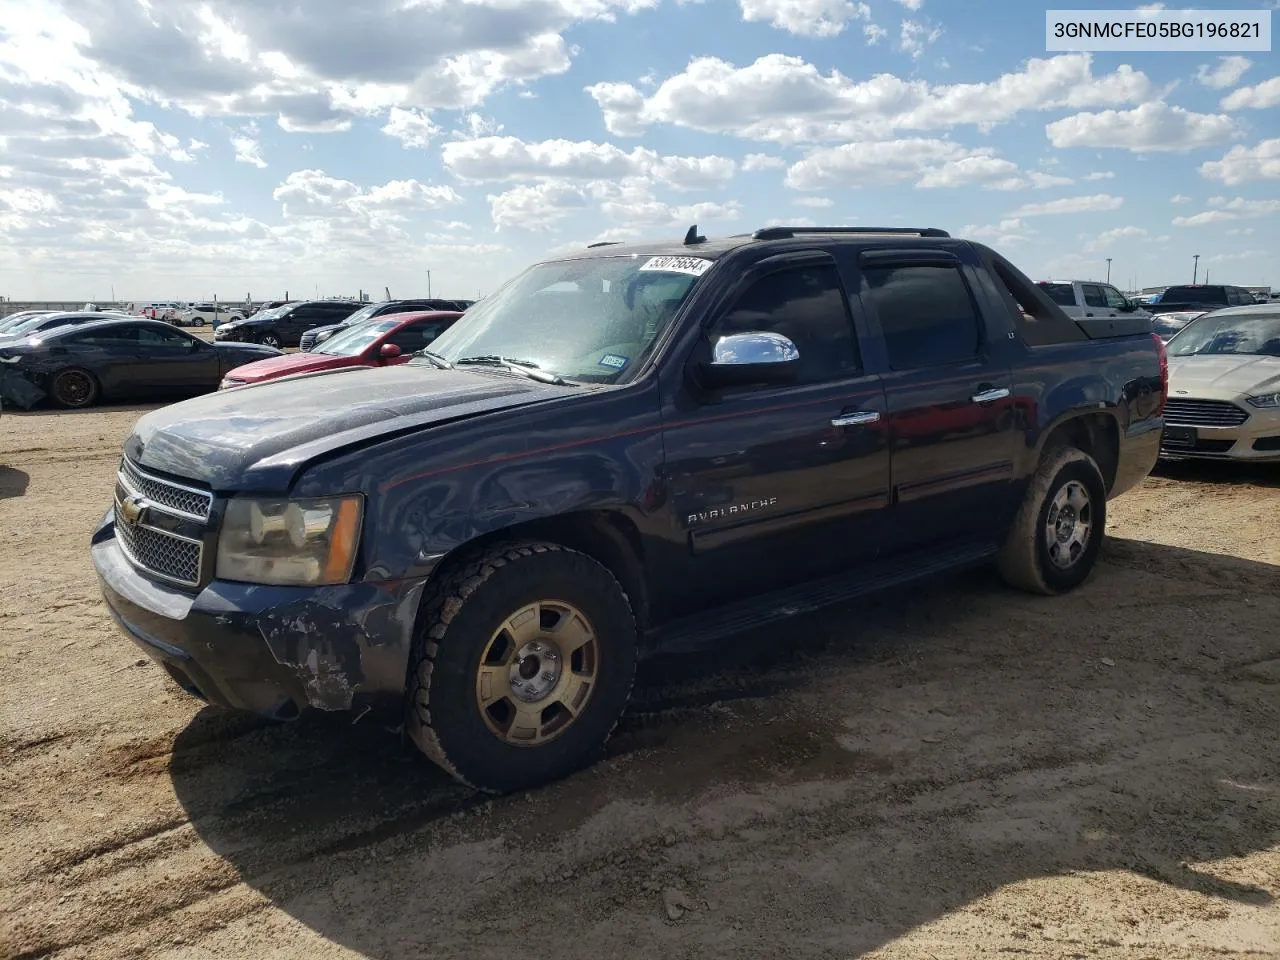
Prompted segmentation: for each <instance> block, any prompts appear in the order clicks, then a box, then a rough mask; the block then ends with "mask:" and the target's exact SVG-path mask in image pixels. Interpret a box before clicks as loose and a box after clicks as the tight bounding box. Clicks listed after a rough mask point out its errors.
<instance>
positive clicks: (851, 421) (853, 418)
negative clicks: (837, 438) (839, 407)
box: [831, 410, 880, 427]
mask: <svg viewBox="0 0 1280 960" xmlns="http://www.w3.org/2000/svg"><path fill="white" fill-rule="evenodd" d="M879 419H880V414H878V413H876V412H875V411H874V410H863V411H859V412H858V413H842V414H840V416H838V417H835V418H834V419H833V420H832V421H831V425H832V426H833V427H858V426H862V425H863V424H865V423H875V422H877V421H878V420H879Z"/></svg>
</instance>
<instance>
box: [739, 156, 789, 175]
mask: <svg viewBox="0 0 1280 960" xmlns="http://www.w3.org/2000/svg"><path fill="white" fill-rule="evenodd" d="M786 165H787V161H785V160H783V159H782V158H781V157H774V156H770V155H769V154H767V153H748V154H747V155H746V156H745V157H743V158H742V169H743V171H744V172H745V173H756V172H758V171H760V170H781V169H782V168H783V167H785V166H786Z"/></svg>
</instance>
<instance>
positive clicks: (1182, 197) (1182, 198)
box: [1169, 193, 1191, 203]
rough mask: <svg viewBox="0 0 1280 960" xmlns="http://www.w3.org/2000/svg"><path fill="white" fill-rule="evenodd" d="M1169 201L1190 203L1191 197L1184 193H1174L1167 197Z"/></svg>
mask: <svg viewBox="0 0 1280 960" xmlns="http://www.w3.org/2000/svg"><path fill="white" fill-rule="evenodd" d="M1169 202H1170V203H1190V202H1191V198H1190V197H1188V196H1187V195H1186V194H1185V193H1175V194H1174V195H1173V196H1172V197H1170V198H1169Z"/></svg>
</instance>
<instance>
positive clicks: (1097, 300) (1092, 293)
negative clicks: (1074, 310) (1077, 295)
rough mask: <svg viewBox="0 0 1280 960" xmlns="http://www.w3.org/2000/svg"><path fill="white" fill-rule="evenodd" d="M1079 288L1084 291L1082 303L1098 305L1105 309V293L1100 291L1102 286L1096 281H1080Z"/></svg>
mask: <svg viewBox="0 0 1280 960" xmlns="http://www.w3.org/2000/svg"><path fill="white" fill-rule="evenodd" d="M1080 289H1081V291H1083V293H1084V305H1085V306H1086V307H1099V308H1101V309H1106V306H1107V295H1106V294H1105V293H1103V292H1102V287H1100V286H1098V285H1097V284H1096V283H1082V284H1080Z"/></svg>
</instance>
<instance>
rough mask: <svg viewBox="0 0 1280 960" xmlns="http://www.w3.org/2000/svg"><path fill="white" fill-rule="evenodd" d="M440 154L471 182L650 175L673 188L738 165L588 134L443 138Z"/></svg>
mask: <svg viewBox="0 0 1280 960" xmlns="http://www.w3.org/2000/svg"><path fill="white" fill-rule="evenodd" d="M441 155H442V157H443V161H444V165H445V168H446V169H448V170H449V171H450V172H451V173H453V174H454V176H456V177H458V178H459V179H461V180H467V181H471V182H474V183H495V182H501V181H504V180H529V179H532V178H546V179H560V180H599V179H607V178H615V177H637V176H648V177H652V178H653V179H655V180H659V181H662V182H664V183H667V184H670V185H671V186H675V187H677V188H681V189H695V188H700V187H712V186H719V185H721V184H724V183H726V182H728V181H729V180H730V179H732V177H733V175H734V173H735V172H736V170H737V164H736V163H735V162H734V161H733V160H730V159H729V158H727V157H718V156H708V157H664V156H660V155H658V154H657V153H655V152H654V151H652V150H647V149H645V148H643V147H636V148H635V149H634V150H632V151H630V152H627V151H625V150H622V149H620V148H619V147H616V146H614V145H613V144H608V143H595V142H593V141H590V140H577V141H575V140H544V141H541V142H538V143H526V142H525V141H523V140H520V139H517V138H516V137H482V138H480V139H477V140H461V141H455V142H453V143H446V144H445V145H444V147H443V149H442V151H441Z"/></svg>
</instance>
